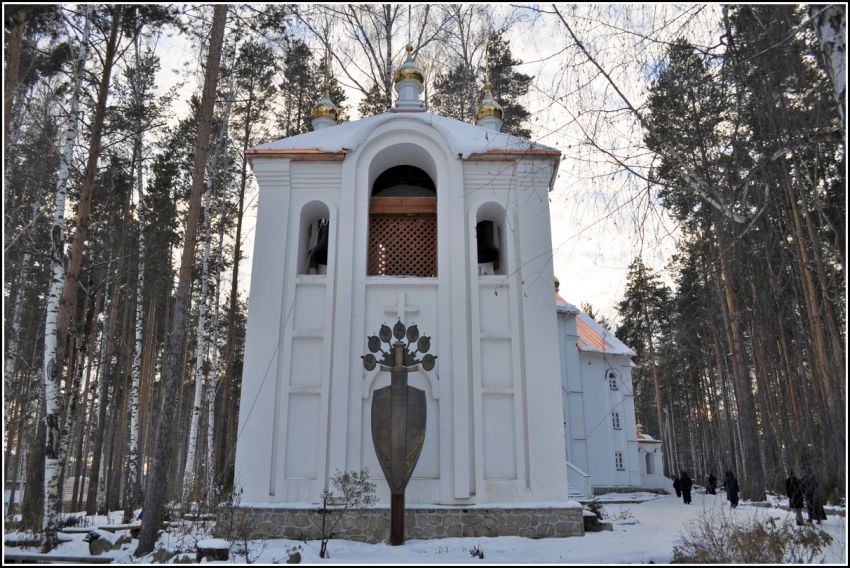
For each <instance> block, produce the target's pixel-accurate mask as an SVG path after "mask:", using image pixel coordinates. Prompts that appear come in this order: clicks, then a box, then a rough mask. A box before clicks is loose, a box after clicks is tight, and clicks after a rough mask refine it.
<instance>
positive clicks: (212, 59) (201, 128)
mask: <svg viewBox="0 0 850 568" xmlns="http://www.w3.org/2000/svg"><path fill="white" fill-rule="evenodd" d="M227 9H228V7H227V5H226V4H218V5H216V6H215V16H214V18H213V25H212V35H211V37H210V44H209V53H208V56H207V69H206V74H205V77H204V91H203V96H202V99H201V107H200V110H199V117H198V134H197V139H196V142H195V161H194V164H193V168H192V197H191V200H190V202H189V213H188V218H187V221H186V232H185V236H184V242H183V254H182V257H181V263H180V275H179V280H178V284H177V296H176V302H175V305H174V317H173V320H172V326H171V337H170V338H169V352H168V360H167V362H166V366H165V373H164V376H163V394H162V408H163V409H164V410H165V411H163V412H161V413H160V419H159V423H158V424H157V433H156V449H155V451H156V456H155V457H154V460H153V464H152V468H151V469H152V471H151V474H150V477H149V478H148V484H147V491H146V492H145V505H144V507H145V516H144V520H143V521H142V530H141V534H140V535H139V546H138V548H137V549H136V552H135V554H136V556H142V555H145V554H147V553H149V552H151V551H152V550H153V545H154V543H155V542H156V535H157V531H158V530H159V526H160V522H161V516H162V506H163V498H164V496H165V483H166V480H165V476H166V472H167V471H168V448H169V446H170V441H171V426H172V422H171V420H170V418H171V414H170V412H169V409H170V408H171V407H172V405H173V401H174V392H175V389H176V386H177V384H176V383H177V379H178V377H179V376H180V369H179V368H178V366H179V362H180V359H181V353H180V351H181V349H180V347H181V344H182V343H183V338H184V335H185V333H186V316H187V314H188V311H189V303H190V300H191V297H190V285H191V280H192V264H193V261H194V249H195V235H196V233H197V230H198V218H199V216H200V209H201V192H202V190H203V187H204V171H205V170H206V165H207V156H208V155H209V139H210V130H211V128H212V118H213V107H214V104H215V92H216V85H217V84H218V75H219V63H220V61H221V45H222V40H223V38H224V25H225V22H226V20H227Z"/></svg>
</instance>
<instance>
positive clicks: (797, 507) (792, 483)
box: [785, 471, 804, 526]
mask: <svg viewBox="0 0 850 568" xmlns="http://www.w3.org/2000/svg"><path fill="white" fill-rule="evenodd" d="M785 493H786V494H787V495H788V507H790V508H791V510H792V511H794V516H795V517H796V520H797V526H801V525H802V524H803V504H804V495H803V483H802V482H801V481H800V479H799V478H798V477H797V476H796V475H794V472H793V471H792V472H791V475H790V476H788V479H786V480H785Z"/></svg>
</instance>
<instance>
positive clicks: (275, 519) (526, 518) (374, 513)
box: [217, 506, 584, 544]
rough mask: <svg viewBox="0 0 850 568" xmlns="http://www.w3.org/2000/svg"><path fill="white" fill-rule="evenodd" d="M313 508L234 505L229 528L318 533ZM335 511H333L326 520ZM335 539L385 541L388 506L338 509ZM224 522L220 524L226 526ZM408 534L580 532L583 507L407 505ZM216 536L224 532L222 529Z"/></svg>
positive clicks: (255, 533) (256, 534)
mask: <svg viewBox="0 0 850 568" xmlns="http://www.w3.org/2000/svg"><path fill="white" fill-rule="evenodd" d="M319 510H320V508H319V507H318V506H316V507H314V508H307V507H304V508H282V507H262V506H243V507H238V508H236V509H234V510H233V528H232V533H233V534H234V535H238V534H240V533H243V534H244V535H245V536H247V538H251V539H260V538H287V539H292V540H315V539H320V538H321V534H322V533H321V527H322V514H321V513H320V512H319ZM338 514H339V513H336V512H331V513H330V514H329V515H328V519H327V521H326V522H327V523H328V524H329V525H330V524H331V523H333V520H335V519H336V517H337V515H338ZM342 515H343V516H342V519H341V520H340V522H339V523H338V524H337V527H336V530H334V534H333V538H341V539H347V540H355V541H359V542H368V543H373V544H374V543H378V542H385V541H386V540H388V538H389V534H390V511H389V508H380V507H376V508H370V509H355V510H350V511H346V512H345V513H343V514H342ZM227 524H228V523H227V522H221V523H218V529H217V530H218V531H220V532H221V531H225V530H226V527H227ZM404 528H405V538H406V539H432V538H446V537H482V536H523V537H528V538H549V537H567V536H583V535H584V521H583V520H582V509H581V507H580V506H577V507H569V506H565V507H549V508H530V507H523V508H484V507H466V508H460V507H457V508H455V507H433V508H431V507H421V506H420V507H416V506H414V507H409V508H408V509H407V510H406V511H405V515H404ZM217 536H226V535H224V534H220V535H217Z"/></svg>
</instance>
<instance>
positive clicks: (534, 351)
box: [514, 160, 567, 499]
mask: <svg viewBox="0 0 850 568" xmlns="http://www.w3.org/2000/svg"><path fill="white" fill-rule="evenodd" d="M551 176H552V170H551V168H550V167H546V166H545V165H544V164H543V163H541V162H538V161H533V160H520V161H518V162H517V171H516V179H517V187H516V190H515V191H516V195H515V200H516V202H517V203H518V204H521V206H519V207H518V219H517V222H518V227H519V231H518V232H516V233H515V235H516V237H518V238H519V246H517V247H516V250H517V254H516V257H515V259H514V262H515V263H516V266H517V267H520V270H519V273H518V274H517V278H518V282H517V289H516V290H515V291H514V294H515V295H516V297H518V298H522V302H521V304H520V306H521V308H522V313H520V314H518V316H519V319H518V324H519V326H520V327H519V330H520V335H519V338H520V341H521V342H522V346H521V352H522V354H523V357H524V361H523V368H524V369H525V376H524V383H523V388H524V389H525V390H526V392H525V393H524V394H525V396H527V401H526V406H525V408H524V412H525V413H526V414H525V418H526V420H527V423H528V430H527V433H526V435H527V436H528V439H527V444H528V454H527V457H526V459H527V462H526V464H525V467H526V469H527V470H529V469H530V475H529V478H530V479H529V480H528V483H529V485H530V487H531V489H532V490H533V491H537V492H538V493H537V497H538V498H542V499H559V498H563V496H564V495H566V492H567V484H566V479H567V473H566V457H565V455H566V454H565V451H564V443H563V439H562V438H561V437H560V436H553V435H552V431H553V430H557V431H558V432H559V433H560V432H562V431H563V422H564V409H563V406H562V404H561V389H560V380H559V377H560V354H559V345H558V329H557V323H556V321H555V319H556V317H555V310H553V309H552V298H553V297H554V295H555V288H554V281H555V277H554V274H553V272H552V257H551V229H550V224H549V194H548V190H549V183H550V181H551Z"/></svg>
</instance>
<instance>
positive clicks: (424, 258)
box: [367, 164, 437, 277]
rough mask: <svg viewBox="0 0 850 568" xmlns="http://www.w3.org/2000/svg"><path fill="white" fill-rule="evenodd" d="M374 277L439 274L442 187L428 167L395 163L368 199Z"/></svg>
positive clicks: (377, 181)
mask: <svg viewBox="0 0 850 568" xmlns="http://www.w3.org/2000/svg"><path fill="white" fill-rule="evenodd" d="M367 274H368V275H369V276H419V277H434V276H437V188H436V185H435V183H434V180H433V179H432V178H431V176H430V175H429V174H428V173H427V172H426V171H425V170H423V169H421V168H419V167H417V166H413V165H410V164H404V165H397V166H392V167H390V168H387V169H385V170H384V171H382V172H381V173H380V174H378V175H377V177H376V178H375V181H374V182H373V184H372V188H371V193H370V199H369V260H368V269H367Z"/></svg>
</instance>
